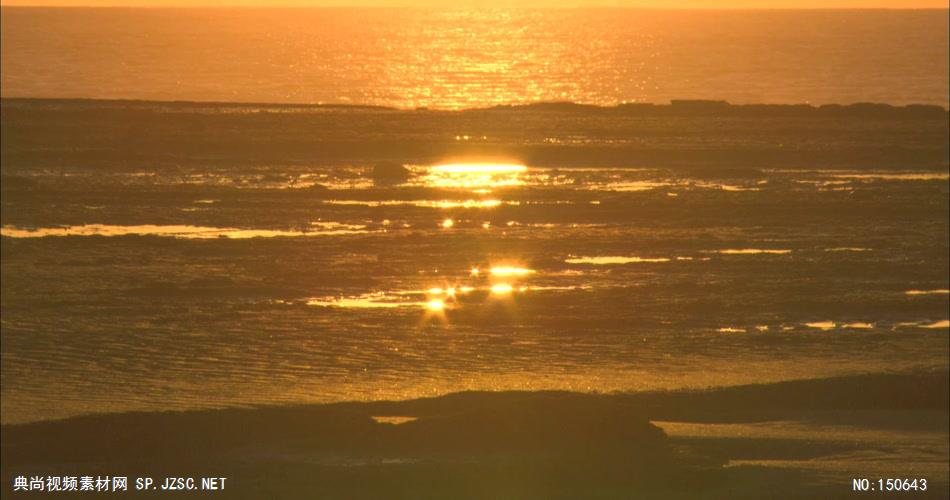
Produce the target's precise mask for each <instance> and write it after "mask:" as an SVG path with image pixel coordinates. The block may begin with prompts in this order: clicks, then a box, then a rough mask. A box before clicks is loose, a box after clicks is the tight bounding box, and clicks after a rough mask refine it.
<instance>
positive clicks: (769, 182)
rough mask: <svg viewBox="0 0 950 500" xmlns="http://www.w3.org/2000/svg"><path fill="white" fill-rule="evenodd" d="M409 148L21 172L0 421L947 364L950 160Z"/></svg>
mask: <svg viewBox="0 0 950 500" xmlns="http://www.w3.org/2000/svg"><path fill="white" fill-rule="evenodd" d="M410 169H411V176H410V178H409V180H408V181H407V182H406V183H405V184H402V185H398V186H377V185H374V183H373V181H372V179H371V178H370V176H369V170H368V169H366V168H363V167H348V166H344V165H341V166H336V167H316V166H305V165H294V166H270V167H240V168H238V167H233V168H210V167H208V168H203V167H196V166H193V167H180V168H168V167H163V168H155V169H150V168H148V167H136V168H134V169H132V168H127V169H121V168H113V169H108V170H100V171H91V170H90V169H88V168H75V169H74V168H68V167H59V168H54V167H44V168H34V169H26V170H22V169H21V170H18V171H17V173H16V175H17V178H18V179H19V180H18V181H17V183H16V184H12V183H11V184H10V185H9V186H7V187H5V191H4V197H3V212H2V229H0V234H2V236H3V237H2V250H3V260H2V266H3V267H2V270H3V296H2V309H3V315H2V327H3V364H2V369H3V374H2V375H3V381H4V383H3V386H2V391H3V394H2V396H3V401H4V404H3V407H2V408H3V415H2V418H3V421H4V422H22V421H29V420H35V419H41V418H52V417H62V416H67V415H74V414H80V413H87V412H101V411H122V410H132V409H169V408H197V407H208V406H228V405H248V404H257V403H279V402H281V403H282V402H293V403H299V402H318V401H321V402H322V401H339V400H354V399H356V400H359V399H379V398H386V399H405V398H413V397H419V396H426V395H435V394H443V393H448V392H452V391H459V390H466V389H543V388H551V389H570V390H580V391H626V390H640V389H667V388H683V387H706V386H714V385H732V384H743V383H750V382H769V381H777V380H786V379H793V378H809V377H820V376H827V375H835V374H844V373H861V372H876V371H887V370H899V369H909V368H941V367H945V366H946V365H947V363H948V358H947V352H948V349H947V347H948V322H947V320H948V318H947V310H948V300H950V299H948V293H947V290H948V288H950V286H948V285H950V283H948V280H947V276H948V268H950V266H948V246H947V245H948V243H947V242H948V194H950V189H948V188H950V181H948V174H947V172H946V171H945V170H940V171H883V170H882V171H861V172H857V171H844V170H765V171H761V172H758V173H754V172H747V173H746V175H743V176H742V177H741V178H718V177H716V176H714V175H709V174H705V175H702V176H698V177H697V176H695V175H694V174H689V173H685V172H683V171H679V170H676V169H663V168H641V169H619V168H618V169H612V168H599V169H582V168H570V169H567V168H565V169H558V168H533V167H531V166H530V165H528V166H524V165H506V164H504V163H495V164H489V165H486V164H480V165H469V164H449V165H413V166H411V168H410ZM753 174H754V175H753ZM18 186H20V187H18Z"/></svg>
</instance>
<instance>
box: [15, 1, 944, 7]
mask: <svg viewBox="0 0 950 500" xmlns="http://www.w3.org/2000/svg"><path fill="white" fill-rule="evenodd" d="M0 5H49V6H129V7H197V6H231V5H240V6H439V7H455V6H466V7H472V6H493V7H502V6H516V7H526V6H530V7H586V6H591V7H593V6H622V7H654V8H944V9H945V8H947V6H948V2H947V0H275V1H268V0H0Z"/></svg>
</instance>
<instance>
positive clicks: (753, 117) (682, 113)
mask: <svg viewBox="0 0 950 500" xmlns="http://www.w3.org/2000/svg"><path fill="white" fill-rule="evenodd" d="M0 108H2V113H0V122H2V126H3V128H4V134H5V138H7V139H8V140H4V141H3V144H2V147H0V154H2V159H3V164H4V168H5V169H6V170H8V171H9V170H15V169H18V168H24V167H36V166H43V165H47V166H55V165H62V164H70V165H74V166H89V167H98V168H103V167H115V166H123V165H130V164H140V163H142V162H148V163H150V164H153V165H163V166H181V165H185V164H202V165H221V164H226V165H229V166H231V167H237V166H241V165H262V164H273V163H275V162H282V163H285V164H287V163H301V164H305V163H309V164H320V165H341V164H342V165H371V164H374V163H379V162H389V161H396V162H399V163H412V164H432V163H435V162H440V161H445V160H450V159H458V158H481V159H486V158H495V159H498V158H506V159H513V160H517V161H518V162H519V163H520V164H524V165H530V166H558V167H579V166H580V167H603V166H614V167H617V166H619V167H642V166H656V165H663V166H669V167H682V168H698V169H700V170H706V169H711V168H717V169H727V170H728V171H729V172H731V173H730V176H735V175H739V176H741V177H743V178H745V177H748V176H750V175H751V176H754V175H755V172H754V169H756V168H803V167H807V168H817V167H829V168H856V169H861V168H888V167H890V168H893V167H894V166H895V165H899V166H900V168H902V169H915V168H916V169H920V168H928V169H930V168H945V166H946V165H947V164H948V163H950V147H948V146H947V142H948V136H950V134H948V125H947V116H948V115H947V111H946V110H945V109H943V108H941V107H939V106H929V105H908V106H891V105H887V104H870V103H859V104H851V105H843V106H842V105H824V106H818V107H815V106H810V105H733V104H729V103H726V102H723V101H673V102H672V103H670V104H668V105H652V104H622V105H617V106H612V107H600V106H590V105H582V104H575V103H539V104H527V105H519V106H496V107H492V108H483V109H467V110H460V111H434V110H427V109H412V110H406V109H395V108H380V107H371V106H370V107H367V106H338V105H330V106H328V105H292V104H241V103H195V102H157V101H156V102H151V101H115V100H113V101H99V100H81V99H75V100H72V99H21V98H3V99H2V100H0ZM671 130H675V131H676V132H675V133H672V132H671ZM17 138H29V140H26V139H24V140H19V139H17ZM750 169H753V170H750Z"/></svg>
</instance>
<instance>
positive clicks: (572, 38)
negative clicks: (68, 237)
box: [0, 8, 950, 108]
mask: <svg viewBox="0 0 950 500" xmlns="http://www.w3.org/2000/svg"><path fill="white" fill-rule="evenodd" d="M948 32H950V30H948V21H947V11H946V10H930V11H927V10H924V11H885V10H876V11H875V10H871V11H719V12H716V11H662V10H657V11H653V10H633V9H592V10H577V9H564V10H525V9H521V10H478V11H463V10H448V11H447V10H423V9H230V10H225V9H184V10H183V9H140V10H135V9H131V10H130V9H98V10H96V9H83V10H75V9H68V10H67V9H20V8H4V9H3V16H2V45H0V47H2V48H0V60H2V64H3V68H4V71H3V74H2V77H0V93H2V95H3V96H4V97H53V98H63V97H91V98H125V99H152V100H199V101H202V100H203V101H225V102H234V101H245V102H295V103H301V102H306V103H317V102H321V103H346V104H379V105H387V106H398V107H416V106H429V107H442V108H460V107H481V106H489V105H493V104H510V103H525V102H535V101H573V102H582V103H593V104H616V103H620V102H666V101H668V100H670V99H697V98H711V99H727V100H730V101H732V102H736V103H749V102H753V103H761V102H767V103H801V102H807V103H814V104H822V103H837V104H845V103H852V102H862V101H872V102H887V103H892V104H906V103H929V104H938V105H941V106H947V105H948V97H947V96H948V94H950V83H948V74H950V70H948V62H947V61H948V44H947V38H948ZM54 34H55V35H54Z"/></svg>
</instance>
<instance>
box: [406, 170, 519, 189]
mask: <svg viewBox="0 0 950 500" xmlns="http://www.w3.org/2000/svg"><path fill="white" fill-rule="evenodd" d="M527 170H528V167H526V166H524V165H519V164H513V163H452V164H445V165H435V166H433V167H430V168H428V169H427V170H426V172H425V174H424V175H423V176H422V179H421V182H422V184H423V185H424V186H427V187H435V188H456V189H478V190H479V192H480V193H485V192H490V191H485V189H490V188H500V187H511V186H523V185H524V184H525V180H524V179H523V175H522V174H524V173H525V172H527Z"/></svg>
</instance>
